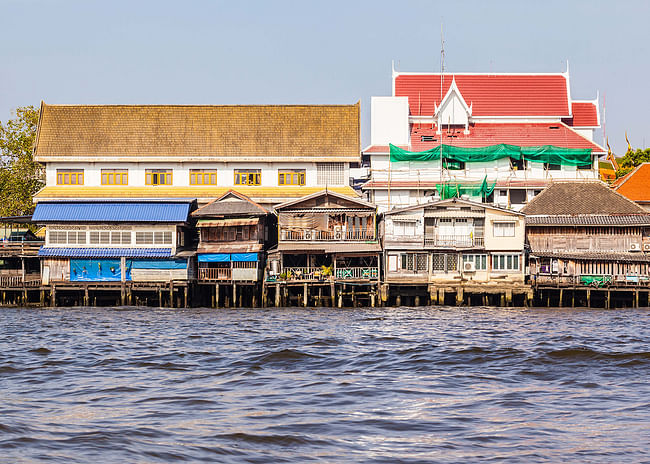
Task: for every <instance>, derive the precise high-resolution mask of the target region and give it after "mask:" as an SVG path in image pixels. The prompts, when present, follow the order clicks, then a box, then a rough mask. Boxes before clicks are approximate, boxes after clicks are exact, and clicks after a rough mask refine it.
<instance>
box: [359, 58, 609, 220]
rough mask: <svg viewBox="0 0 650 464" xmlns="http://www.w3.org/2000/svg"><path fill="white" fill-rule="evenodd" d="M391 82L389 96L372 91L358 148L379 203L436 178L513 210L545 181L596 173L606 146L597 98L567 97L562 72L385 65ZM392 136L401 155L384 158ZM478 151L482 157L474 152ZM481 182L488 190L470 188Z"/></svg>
mask: <svg viewBox="0 0 650 464" xmlns="http://www.w3.org/2000/svg"><path fill="white" fill-rule="evenodd" d="M392 81H393V85H392V88H393V92H392V95H391V96H388V97H372V100H371V144H370V146H368V147H366V148H365V149H364V150H363V158H364V162H365V163H369V165H370V175H369V178H368V182H366V183H365V184H364V186H363V189H364V191H365V192H366V195H367V197H368V200H369V201H372V202H374V203H376V204H377V206H378V208H379V210H380V211H386V210H389V209H392V208H395V207H405V206H409V205H414V204H419V203H422V202H428V201H431V200H432V199H438V198H440V194H439V193H440V192H439V190H442V188H441V186H443V185H445V186H448V187H447V188H449V186H451V187H453V188H454V189H455V187H459V188H458V189H455V190H456V191H458V193H459V194H461V195H462V194H463V193H464V192H465V191H467V193H468V196H469V197H470V198H471V199H472V200H476V201H487V202H489V203H493V204H496V205H498V206H501V207H509V208H513V209H521V208H522V207H523V206H524V205H525V204H526V203H527V202H528V201H529V200H530V199H532V198H533V197H534V196H535V195H536V194H538V193H539V192H540V191H541V190H542V189H543V188H544V187H545V186H546V185H547V184H548V183H549V182H550V181H551V180H553V179H575V180H583V179H589V180H593V179H598V177H599V172H598V164H597V161H598V157H599V156H600V155H602V154H604V153H605V150H604V149H603V148H602V147H601V146H599V145H598V144H597V143H595V142H594V141H593V138H594V132H595V131H596V129H598V127H599V126H600V115H599V109H598V98H596V99H595V100H574V99H573V98H572V97H571V91H570V85H569V73H568V70H567V72H565V73H548V74H521V73H520V74H516V73H512V74H480V73H455V74H450V73H445V74H442V75H441V74H439V73H410V72H397V71H395V70H393V76H392ZM391 144H392V145H394V146H395V148H394V149H393V150H394V151H400V154H401V156H398V157H395V156H393V157H391V149H390V145H391ZM441 146H442V147H443V150H444V153H443V155H442V157H440V154H439V153H438V152H437V151H436V150H439V149H440V147H441ZM482 151H489V152H490V155H489V156H487V155H485V156H483V157H481V156H482V155H481V152H482ZM421 152H428V153H426V154H424V155H421V154H420V153H421ZM458 152H462V153H461V154H460V155H459V154H458ZM436 155H437V156H436ZM396 158H399V159H401V160H400V161H396ZM440 158H442V160H441V159H440ZM559 160H561V161H559ZM484 180H485V181H486V183H487V184H488V185H489V189H483V191H482V192H480V193H478V194H477V192H476V188H477V187H478V186H480V185H481V183H483V181H484ZM492 187H494V191H492ZM443 198H444V195H443Z"/></svg>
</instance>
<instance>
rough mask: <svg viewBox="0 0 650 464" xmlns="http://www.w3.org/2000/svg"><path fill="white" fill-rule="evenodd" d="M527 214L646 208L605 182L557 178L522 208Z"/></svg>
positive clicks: (612, 212) (630, 212)
mask: <svg viewBox="0 0 650 464" xmlns="http://www.w3.org/2000/svg"><path fill="white" fill-rule="evenodd" d="M522 212H523V213H525V214H526V216H541V215H544V216H546V215H560V216H561V215H564V216H579V215H634V214H646V213H647V212H646V211H645V210H644V209H643V208H641V207H640V206H639V205H637V204H636V203H634V202H633V201H630V200H628V199H627V198H625V197H624V196H623V195H620V194H618V193H616V192H614V191H613V190H611V189H610V188H609V187H608V186H607V185H605V184H604V183H602V182H596V181H590V182H589V181H587V182H585V181H582V182H555V183H552V184H551V185H549V186H548V187H547V188H545V189H544V190H543V191H542V193H540V194H539V195H537V196H536V197H535V198H533V199H532V200H531V201H530V203H528V204H527V205H526V206H525V207H524V209H523V210H522Z"/></svg>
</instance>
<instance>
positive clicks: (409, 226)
mask: <svg viewBox="0 0 650 464" xmlns="http://www.w3.org/2000/svg"><path fill="white" fill-rule="evenodd" d="M393 234H394V235H409V236H414V235H415V221H393Z"/></svg>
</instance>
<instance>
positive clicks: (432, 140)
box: [420, 135, 436, 142]
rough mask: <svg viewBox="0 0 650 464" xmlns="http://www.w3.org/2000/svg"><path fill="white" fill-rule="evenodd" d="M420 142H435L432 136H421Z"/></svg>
mask: <svg viewBox="0 0 650 464" xmlns="http://www.w3.org/2000/svg"><path fill="white" fill-rule="evenodd" d="M420 141H421V142H435V141H436V139H435V138H434V137H433V135H422V136H420Z"/></svg>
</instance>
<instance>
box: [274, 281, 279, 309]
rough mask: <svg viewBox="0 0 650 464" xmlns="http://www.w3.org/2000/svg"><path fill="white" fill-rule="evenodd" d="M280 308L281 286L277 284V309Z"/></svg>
mask: <svg viewBox="0 0 650 464" xmlns="http://www.w3.org/2000/svg"><path fill="white" fill-rule="evenodd" d="M279 306H280V285H279V284H275V307H276V308H278V307H279Z"/></svg>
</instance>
